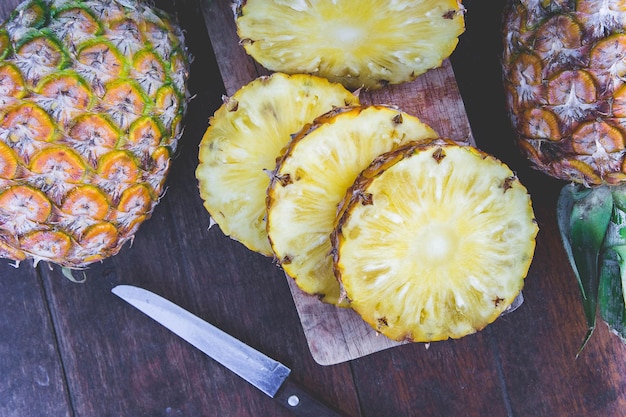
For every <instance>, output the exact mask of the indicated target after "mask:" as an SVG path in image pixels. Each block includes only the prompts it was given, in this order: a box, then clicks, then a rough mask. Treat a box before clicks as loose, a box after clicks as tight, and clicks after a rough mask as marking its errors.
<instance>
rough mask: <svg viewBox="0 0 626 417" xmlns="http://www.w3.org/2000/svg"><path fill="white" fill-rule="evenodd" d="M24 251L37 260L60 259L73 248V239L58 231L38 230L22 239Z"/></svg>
mask: <svg viewBox="0 0 626 417" xmlns="http://www.w3.org/2000/svg"><path fill="white" fill-rule="evenodd" d="M20 244H21V247H22V249H23V250H25V251H26V252H29V253H30V254H32V255H33V256H34V257H35V259H36V258H41V259H58V258H63V257H64V256H66V255H67V254H68V253H69V251H70V248H71V247H72V240H71V238H70V237H69V236H68V235H67V234H65V233H63V232H61V231H58V230H54V231H53V230H36V231H34V232H31V233H29V234H27V235H25V236H24V237H22V238H21V239H20Z"/></svg>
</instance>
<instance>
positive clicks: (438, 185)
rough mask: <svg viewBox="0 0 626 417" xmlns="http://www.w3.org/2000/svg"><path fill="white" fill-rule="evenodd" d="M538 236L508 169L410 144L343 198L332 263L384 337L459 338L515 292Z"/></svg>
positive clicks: (467, 154) (353, 301) (461, 150)
mask: <svg viewBox="0 0 626 417" xmlns="http://www.w3.org/2000/svg"><path fill="white" fill-rule="evenodd" d="M364 196H366V197H364ZM537 232H538V228H537V224H536V222H535V220H534V215H533V210H532V206H531V201H530V197H529V195H528V193H527V190H526V189H525V188H524V186H523V185H522V184H521V183H520V182H519V180H518V179H517V178H516V177H515V175H514V174H513V172H511V170H510V169H509V168H508V167H507V166H506V165H504V164H502V163H501V162H499V161H498V160H496V159H495V158H493V157H491V156H488V155H486V154H484V153H482V152H480V151H477V150H476V149H474V148H471V147H460V146H457V145H453V144H444V143H439V144H433V143H431V144H426V145H424V144H409V145H407V146H405V147H403V148H400V149H398V150H396V151H394V152H390V153H389V154H387V155H382V156H381V157H380V158H379V160H377V161H376V163H374V164H372V166H371V168H369V169H368V170H366V171H364V172H363V174H362V175H361V176H360V177H359V178H358V179H357V180H356V181H355V185H354V186H353V188H351V190H350V191H349V192H348V193H347V194H346V198H345V200H344V203H343V204H342V210H341V213H340V214H339V216H338V220H337V224H336V229H335V232H334V233H333V244H334V248H335V259H334V261H335V269H336V274H337V277H338V279H339V280H340V281H341V286H342V290H343V291H344V292H345V294H346V296H347V297H348V299H349V300H350V306H351V307H352V308H353V309H354V310H355V311H357V312H358V313H359V314H360V315H361V316H362V317H363V319H364V320H365V321H367V322H368V323H370V325H371V326H372V327H373V328H375V329H376V330H377V331H379V332H380V333H382V334H384V335H386V336H387V337H389V338H391V339H393V340H399V341H403V340H409V341H416V342H430V341H437V340H443V339H448V338H460V337H463V336H465V335H468V334H471V333H474V332H476V331H477V330H480V329H482V328H484V327H485V326H486V325H488V324H489V323H491V322H493V321H494V320H495V319H496V318H497V317H498V316H499V315H500V314H501V313H502V311H504V310H505V309H506V308H507V307H508V306H509V305H510V304H511V303H512V302H513V300H514V299H515V297H516V296H517V295H518V293H519V292H520V291H521V289H522V286H523V283H524V279H525V277H526V274H527V272H528V269H529V266H530V263H531V260H532V257H533V253H534V248H535V237H536V234H537Z"/></svg>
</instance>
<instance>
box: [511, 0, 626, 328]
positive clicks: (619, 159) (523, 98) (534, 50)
mask: <svg viewBox="0 0 626 417" xmlns="http://www.w3.org/2000/svg"><path fill="white" fill-rule="evenodd" d="M625 31H626V9H625V8H624V2H623V1H621V0H578V1H571V0H513V1H509V4H508V7H507V8H506V9H505V14H504V34H503V39H504V51H503V57H502V63H503V74H504V86H505V89H506V90H505V91H506V95H507V102H508V108H509V111H510V114H511V120H512V125H513V127H514V129H515V131H516V133H517V136H518V144H519V146H520V148H521V149H522V151H523V153H524V154H525V155H526V156H527V157H528V159H529V160H530V161H531V163H532V165H533V166H534V167H535V168H536V169H538V170H540V171H542V172H544V173H546V174H548V175H551V176H553V177H555V178H558V179H562V180H566V181H569V182H571V183H572V184H570V185H566V186H565V187H564V188H563V191H562V192H561V195H560V198H559V203H558V207H557V210H558V220H559V227H560V230H561V234H562V238H563V242H564V245H565V249H566V251H567V253H568V256H569V259H570V262H571V264H572V266H573V268H574V272H575V274H576V277H577V279H578V281H579V285H580V288H581V291H582V296H583V300H584V301H583V306H584V310H585V315H586V319H587V324H588V326H589V332H588V335H587V338H586V339H585V340H588V337H589V336H590V335H591V332H592V331H593V328H594V327H595V317H596V310H597V307H598V306H599V308H600V313H601V315H602V318H603V319H604V320H605V321H606V322H607V323H608V324H609V325H610V327H611V329H612V330H614V331H615V332H617V333H618V334H620V335H621V336H622V337H624V336H625V335H626V314H625V304H624V298H623V294H624V289H623V288H622V284H621V278H620V275H621V274H624V273H625V272H626V250H625V248H626V240H625V239H624V236H626V234H624V232H626V231H625V230H623V226H622V225H623V224H626V223H624V221H625V220H626V213H625V212H624V211H623V210H624V209H626V198H625V196H626V189H625V185H623V184H625V181H626V161H625V156H626V82H625V78H624V76H625V75H626V64H625V62H626V60H625V58H626V34H625V33H624V32H625ZM620 270H621V272H620Z"/></svg>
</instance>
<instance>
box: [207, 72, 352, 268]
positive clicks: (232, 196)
mask: <svg viewBox="0 0 626 417" xmlns="http://www.w3.org/2000/svg"><path fill="white" fill-rule="evenodd" d="M350 104H358V98H357V97H356V96H354V95H353V94H352V93H350V92H349V91H348V90H346V89H345V88H344V87H343V86H341V85H340V84H334V83H330V82H328V81H327V80H326V79H323V78H319V77H314V76H310V75H304V74H297V75H286V74H281V73H274V74H272V75H271V76H269V77H260V78H258V79H256V80H253V81H252V82H250V83H249V84H247V85H245V86H244V87H242V88H241V89H240V90H239V91H237V92H236V93H235V94H234V95H233V96H232V97H230V98H228V99H226V100H225V102H224V104H223V105H222V106H221V107H220V108H219V109H218V110H217V111H216V112H215V114H214V115H213V117H212V118H211V120H210V125H209V127H208V129H207V130H206V132H205V134H204V136H203V138H202V142H201V144H200V153H199V158H200V164H199V165H198V168H197V170H196V177H197V179H198V181H199V185H200V195H201V197H202V199H203V200H204V206H205V208H206V209H207V211H208V212H209V214H210V215H211V218H212V220H213V221H214V222H215V223H216V224H217V225H218V226H219V227H220V229H221V231H222V232H223V233H224V234H225V235H227V236H230V237H231V238H233V239H234V240H237V241H239V242H241V243H242V244H244V245H245V246H246V247H248V248H249V249H251V250H253V251H256V252H259V253H261V254H263V255H265V256H272V255H273V252H272V248H271V246H270V244H269V241H268V236H267V231H266V224H265V217H266V209H265V198H266V190H267V187H268V186H269V184H270V173H271V172H272V171H273V170H274V168H275V166H276V158H277V157H278V156H279V155H280V153H281V150H282V149H283V148H284V147H285V146H286V145H287V143H288V142H289V141H290V139H291V135H292V134H294V133H296V132H298V131H299V130H300V129H301V128H302V127H303V126H304V125H305V124H307V123H309V122H311V121H312V120H313V119H314V118H315V117H317V116H319V115H321V114H323V113H325V112H327V111H330V110H331V109H332V108H333V107H341V106H346V105H350Z"/></svg>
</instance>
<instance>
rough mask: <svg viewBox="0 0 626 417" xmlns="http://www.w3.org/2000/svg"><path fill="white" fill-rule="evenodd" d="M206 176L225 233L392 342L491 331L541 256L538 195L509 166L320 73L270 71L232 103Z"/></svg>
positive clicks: (207, 142)
mask: <svg viewBox="0 0 626 417" xmlns="http://www.w3.org/2000/svg"><path fill="white" fill-rule="evenodd" d="M196 175H197V178H198V180H199V185H200V193H201V196H202V198H203V199H204V201H205V207H206V209H207V210H208V212H209V213H210V215H211V218H212V222H215V223H217V224H218V225H219V227H220V228H221V230H222V231H223V232H224V233H225V234H227V235H230V236H231V237H232V238H234V239H236V240H239V241H240V242H242V243H243V244H244V245H246V246H247V247H248V248H250V249H252V250H255V251H257V252H259V253H262V254H264V255H269V256H274V257H275V258H276V259H277V261H278V262H279V263H280V265H281V266H282V267H283V269H284V270H285V272H286V273H287V274H288V275H289V276H291V277H292V278H294V279H295V281H296V283H297V284H298V286H299V287H300V288H301V289H302V290H303V291H305V292H307V293H309V294H312V295H314V296H317V297H319V298H320V299H321V300H322V301H324V302H327V303H331V304H335V305H339V306H348V307H351V308H353V309H354V310H355V311H356V312H357V313H359V314H360V315H361V316H362V317H363V319H364V320H365V321H367V322H368V323H370V324H371V325H372V326H373V327H374V328H375V329H376V330H377V331H379V332H380V333H382V334H384V335H386V336H387V337H389V338H391V339H394V340H411V341H424V342H426V341H434V340H442V339H447V338H458V337H462V336H464V335H467V334H470V333H473V332H475V331H477V330H479V329H482V328H483V327H485V326H486V325H487V324H489V323H491V322H492V321H493V320H495V318H496V317H497V316H498V315H499V314H500V313H501V312H502V311H503V310H505V309H506V308H507V307H508V306H509V305H510V304H511V302H512V301H513V300H514V298H515V297H516V296H517V294H518V293H519V292H520V290H521V288H522V286H523V282H524V278H525V276H526V274H527V271H528V268H529V266H530V263H531V259H532V257H533V252H534V247H535V236H536V234H537V231H538V229H537V225H536V222H535V221H534V215H533V210H532V206H531V202H530V198H529V196H528V193H527V191H526V189H525V188H524V187H523V186H522V185H521V184H520V182H519V180H518V179H517V178H516V177H515V175H514V174H513V173H512V172H511V170H510V169H509V168H508V167H506V166H505V165H504V164H502V163H501V162H500V161H498V160H496V159H495V158H493V157H491V156H489V155H487V154H484V153H482V152H480V151H478V150H476V149H474V148H472V147H468V146H461V145H458V144H455V143H453V142H450V141H447V140H444V139H441V138H438V135H437V134H436V132H435V131H433V129H431V128H430V127H429V126H427V125H425V124H424V123H422V122H421V121H420V120H418V119H417V118H416V117H414V116H411V115H408V114H406V113H403V112H402V111H400V110H398V109H394V108H390V107H387V106H361V105H359V102H358V97H356V96H354V95H352V94H351V93H349V92H348V91H347V90H346V89H345V88H344V87H343V86H341V85H340V84H334V83H330V82H328V81H327V80H326V79H322V78H318V77H316V76H312V75H302V74H298V75H285V74H282V73H274V74H273V75H271V76H269V77H261V78H259V79H257V80H254V81H252V82H251V83H250V84H248V85H247V86H245V87H243V88H242V89H241V90H239V91H238V92H237V93H236V94H234V95H233V96H232V97H231V98H229V99H227V100H225V102H224V104H223V105H222V106H221V108H220V109H218V111H217V112H216V113H215V115H214V116H213V117H212V119H211V120H210V126H209V128H208V129H207V131H206V133H205V135H204V137H203V139H202V143H201V145H200V164H199V166H198V168H197V171H196Z"/></svg>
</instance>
